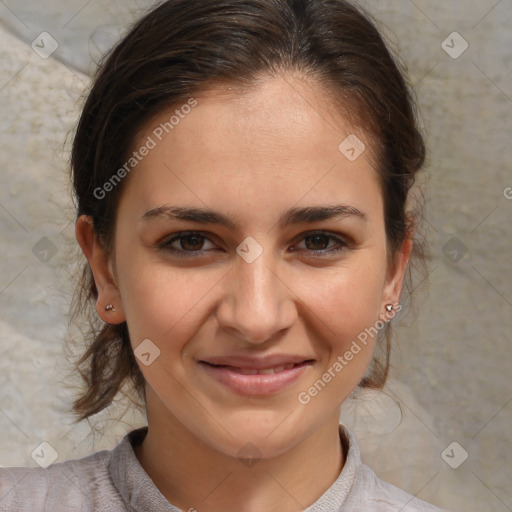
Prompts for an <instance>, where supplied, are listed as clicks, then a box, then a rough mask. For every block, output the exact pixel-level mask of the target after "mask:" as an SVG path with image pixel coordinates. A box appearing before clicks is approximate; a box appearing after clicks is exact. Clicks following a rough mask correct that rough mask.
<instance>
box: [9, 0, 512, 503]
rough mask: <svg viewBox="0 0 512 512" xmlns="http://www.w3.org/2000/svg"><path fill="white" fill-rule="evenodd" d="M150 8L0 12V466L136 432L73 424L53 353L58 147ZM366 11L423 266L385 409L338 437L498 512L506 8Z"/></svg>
mask: <svg viewBox="0 0 512 512" xmlns="http://www.w3.org/2000/svg"><path fill="white" fill-rule="evenodd" d="M150 3H151V2H149V1H145V2H142V1H139V2H136V1H135V0H130V1H126V0H125V1H123V2H121V0H114V1H104V0H90V1H88V2H86V1H85V0H72V1H68V2H66V3H65V5H64V6H63V4H62V3H61V2H56V1H51V0H44V1H43V0H42V1H41V2H37V4H36V3H30V2H28V1H22V0H18V1H17V2H14V0H11V1H8V0H6V1H5V2H0V17H1V21H2V24H1V26H0V52H1V63H2V65H1V69H0V104H1V107H2V116H1V117H0V130H1V131H0V133H1V138H2V139H1V140H2V145H1V148H0V169H1V187H0V234H1V237H0V251H1V258H2V265H1V266H0V355H1V357H0V389H1V393H0V429H1V432H2V436H1V438H0V465H4V466H12V465H31V466H34V465H35V464H36V463H35V461H34V460H33V459H32V457H31V454H32V452H33V450H34V449H35V448H36V447H38V446H39V444H40V443H41V442H42V441H47V442H49V443H50V444H51V445H52V446H53V447H54V448H55V450H56V451H57V455H58V459H57V461H61V460H65V459H69V458H78V457H82V456H84V455H86V454H88V453H90V452H91V451H95V450H99V449H103V448H108V449H110V448H112V447H113V446H114V445H115V444H116V443H117V442H118V441H119V439H120V438H121V437H122V435H123V434H124V433H125V432H126V431H127V430H129V429H131V428H134V427H136V426H139V425H141V424H143V423H144V418H142V417H140V416H138V415H137V414H134V413H132V412H129V413H127V414H126V415H124V416H122V417H121V415H122V413H123V409H122V407H121V405H122V404H119V405H116V406H114V407H112V408H111V409H110V410H109V411H106V412H105V414H100V415H98V417H97V418H94V420H95V421H94V424H96V425H99V426H101V425H106V426H107V427H108V428H107V433H106V435H105V436H104V437H102V438H96V439H95V438H94V437H93V436H92V435H89V434H90V433H91V428H90V426H89V425H88V424H80V425H78V426H75V427H73V425H72V423H71V420H72V417H71V415H70V413H69V407H70V400H71V396H72V395H71V393H72V386H73V385H74V384H76V380H73V378H71V377H69V375H68V370H69V367H68V366H66V359H65V356H64V346H65V344H66V340H67V339H69V337H70V336H71V335H72V333H71V334H68V332H67V318H66V315H67V312H68V305H69V300H70V293H71V289H70V278H71V276H72V275H73V274H74V272H75V267H74V266H73V265H72V264H71V263H70V257H71V256H72V255H73V254H74V253H76V251H77V250H78V246H77V244H76V242H74V225H73V208H72V206H73V205H72V203H71V201H70V196H69V187H68V183H67V168H66V165H67V158H68V152H67V151H68V146H66V145H65V144H64V140H65V136H66V134H67V133H68V132H69V131H70V130H71V129H72V127H73V124H74V122H75V121H76V118H77V114H78V108H77V105H76V102H77V100H78V98H79V95H80V93H81V91H82V90H83V89H84V88H85V87H86V86H87V85H88V82H89V79H88V78H87V74H89V73H91V71H92V70H93V69H94V64H93V61H94V60H95V59H97V58H98V56H99V55H100V54H101V52H102V51H104V50H106V49H107V48H108V47H109V46H110V45H111V44H112V43H113V42H114V41H115V40H116V39H117V38H118V37H119V36H120V34H121V33H122V32H123V30H124V28H125V27H126V26H127V24H128V23H129V22H130V20H131V19H133V16H134V15H135V14H136V13H139V12H140V11H141V9H143V8H145V7H146V6H148V5H150ZM364 5H365V6H366V7H367V8H368V9H369V10H370V11H371V12H373V13H374V14H376V16H377V17H378V18H379V19H380V20H382V22H383V23H384V24H385V26H387V28H385V27H384V29H385V30H386V31H387V32H388V34H389V36H390V37H391V39H392V40H394V41H396V42H397V45H398V46H399V48H400V51H401V53H402V55H403V57H404V59H405V60H406V62H407V64H408V66H409V72H410V77H411V81H412V83H413V84H414V87H415V90H416V93H417V95H418V96H419V100H420V106H421V109H422V113H423V119H424V123H425V127H426V130H427V132H428V142H429V147H430V162H429V167H428V169H427V174H428V177H429V196H430V202H429V209H428V226H429V233H428V235H429V239H430V243H431V249H432V261H431V262H430V264H429V283H430V286H429V290H430V291H429V293H427V294H425V293H423V294H422V295H421V296H420V297H418V298H417V306H418V311H419V315H418V318H417V319H416V321H415V322H412V317H411V316H409V317H404V318H402V319H401V320H400V321H399V322H398V323H401V324H403V325H402V326H400V329H398V338H397V340H396V343H395V349H394V356H393V361H394V368H393V371H392V378H391V379H390V382H389V386H388V388H387V393H388V394H389V395H385V394H379V393H371V392H369V393H366V394H365V395H363V396H360V397H359V398H358V399H357V400H352V399H350V400H348V401H347V403H346V404H345V406H344V411H343V413H342V419H343V421H344V422H346V423H347V425H349V426H350V427H351V428H352V429H353V430H354V432H355V433H356V435H357V437H358V439H359V441H360V444H361V448H362V453H363V459H364V461H365V462H366V463H368V464H369V465H370V466H371V467H373V468H374V470H375V471H376V473H377V474H378V475H379V476H380V477H382V478H383V479H385V480H388V481H390V482H392V483H394V484H395V485H398V486H399V487H402V488H404V489H405V490H407V491H408V492H410V493H412V494H417V495H418V496H419V497H420V498H423V499H426V500H428V501H431V502H433V503H436V504H437V505H439V506H442V507H445V508H447V509H451V510H454V511H456V510H457V511H458V510H465V511H466V510H467V511H479V512H480V511H493V512H494V511H497V512H498V511H499V512H505V511H510V510H512V488H511V486H510V475H511V474H512V465H511V460H512V453H511V452H512V446H511V445H512V429H511V428H510V425H511V424H512V404H511V402H512V381H511V378H510V375H511V370H510V369H511V362H512V357H511V355H510V351H511V346H512V345H511V342H512V335H511V332H512V322H511V313H512V278H511V254H512V228H511V222H510V221H511V218H512V163H511V162H512V149H511V135H512V129H511V128H512V31H511V28H510V27H511V26H512V1H511V0H501V1H498V0H449V1H445V0H444V1H441V0H431V1H428V2H427V1H420V0H416V1H412V0H379V1H374V2H369V1H368V2H364ZM42 32H48V33H49V34H50V36H51V37H50V36H48V35H42V36H40V34H41V33H42ZM455 32H456V33H455ZM41 39H42V41H41ZM33 41H34V44H33V46H34V48H32V47H31V43H32V42H33ZM53 41H55V42H56V43H54V42H53ZM52 44H53V45H55V44H58V47H57V48H56V49H55V51H54V53H53V54H52V55H51V57H49V58H45V57H47V54H48V53H50V51H51V50H52V49H53V46H52ZM466 46H467V48H466ZM389 396H394V397H395V398H396V399H398V400H399V401H400V402H401V405H402V409H403V415H402V416H401V415H400V409H399V408H398V406H397V405H396V403H395V402H394V401H393V400H391V399H390V398H389ZM400 420H401V421H400ZM453 442H456V443H457V444H455V445H454V444H452V443H453ZM466 456H467V459H465V457H466ZM464 459H465V460H464Z"/></svg>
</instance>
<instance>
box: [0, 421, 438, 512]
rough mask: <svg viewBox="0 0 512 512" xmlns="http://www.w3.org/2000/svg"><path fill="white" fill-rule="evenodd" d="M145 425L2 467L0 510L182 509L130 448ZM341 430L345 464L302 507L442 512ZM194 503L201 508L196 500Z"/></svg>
mask: <svg viewBox="0 0 512 512" xmlns="http://www.w3.org/2000/svg"><path fill="white" fill-rule="evenodd" d="M147 429H148V427H142V428H139V429H136V430H132V431H131V432H129V433H127V434H126V435H125V436H124V438H123V439H122V440H121V441H120V442H119V444H118V445H117V446H116V447H115V448H114V449H113V450H102V451H98V452H95V453H93V454H91V455H88V456H87V457H84V458H82V459H73V460H68V461H65V462H59V463H54V464H52V465H50V466H48V467H47V468H46V469H43V468H41V467H36V468H0V511H1V512H7V511H9V512H14V511H27V512H39V511H41V512H42V511H44V512H50V511H51V512H59V511H63V512H79V511H80V512H86V511H87V512H89V511H101V512H124V511H130V512H131V511H138V512H150V511H151V512H155V511H158V512H180V509H178V508H176V507H175V506H173V505H171V504H170V503H169V502H168V501H167V500H166V499H165V497H164V496H163V495H162V494H161V493H160V491H159V490H158V488H157V487H156V486H155V484H154V483H153V481H152V480H151V478H150V477H149V476H148V474H147V473H146V472H145V471H144V469H143V468H142V466H141V465H140V463H139V461H138V459H137V457H136V455H135V453H134V451H133V446H135V445H137V444H139V443H141V442H142V440H143V439H144V437H145V435H146V433H147ZM340 436H341V438H342V441H343V437H344V436H345V438H346V439H348V443H349V447H348V454H347V456H346V460H345V465H344V467H343V470H342V471H341V473H340V475H339V476H338V478H337V480H336V481H335V482H334V483H333V484H332V485H331V487H330V488H329V489H327V491H326V492H325V493H324V494H323V495H322V496H321V497H320V498H319V499H318V500H317V501H316V502H315V503H313V504H312V505H310V506H309V507H308V508H307V509H306V511H305V512H372V511H375V512H392V511H393V512H398V511H400V512H443V511H442V510H441V509H439V508H437V507H434V506H433V505H429V504H428V503H426V502H424V501H421V500H419V499H417V498H414V497H413V496H411V495H410V494H407V493H406V492H404V491H402V490H400V489H398V488H397V487H395V486H393V485H391V484H388V483H386V482H383V481H382V480H380V479H378V478H377V477H376V475H375V473H374V472H373V471H372V470H371V469H370V468H369V467H368V466H366V465H364V464H362V462H361V456H360V452H359V446H358V444H357V441H356V439H355V438H354V436H353V435H352V434H351V433H350V432H349V431H348V430H347V429H346V428H345V427H343V426H342V425H340ZM193 505H194V507H195V509H196V510H197V512H201V504H200V503H197V504H193ZM195 509H194V508H192V507H191V508H190V510H191V511H194V510H195Z"/></svg>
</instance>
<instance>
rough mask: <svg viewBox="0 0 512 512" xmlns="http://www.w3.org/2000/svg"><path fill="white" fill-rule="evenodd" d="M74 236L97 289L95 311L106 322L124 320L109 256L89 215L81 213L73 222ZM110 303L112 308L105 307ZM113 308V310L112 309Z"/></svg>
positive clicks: (111, 322) (112, 322)
mask: <svg viewBox="0 0 512 512" xmlns="http://www.w3.org/2000/svg"><path fill="white" fill-rule="evenodd" d="M75 236H76V239H77V242H78V244H79V245H80V248H81V249H82V252H83V253H84V255H85V257H86V258H87V261H88V262H89V265H90V267H91V271H92V274H93V277H94V282H95V284H96V289H97V290H98V299H97V301H96V311H97V312H98V315H99V317H100V318H101V319H102V320H103V321H104V322H106V323H109V324H119V323H121V322H124V321H125V320H126V318H125V315H124V312H123V308H122V302H121V296H120V294H119V290H118V288H117V285H116V282H115V278H114V276H113V273H112V272H111V264H110V263H111V262H110V257H109V256H108V255H107V254H106V252H105V250H104V248H103V246H102V244H101V242H100V241H99V239H98V237H97V235H96V233H95V232H94V223H93V220H92V218H91V217H90V216H87V215H81V216H80V217H79V218H78V219H77V221H76V224H75ZM109 304H112V306H113V309H110V310H106V309H105V308H106V307H107V306H108V305H109ZM114 309H115V311H114Z"/></svg>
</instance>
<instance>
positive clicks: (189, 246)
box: [159, 232, 349, 257]
mask: <svg viewBox="0 0 512 512" xmlns="http://www.w3.org/2000/svg"><path fill="white" fill-rule="evenodd" d="M205 241H209V242H210V243H212V244H213V242H211V240H210V239H209V238H208V237H206V236H205V235H203V234H202V233H199V232H190V233H180V234H178V235H176V236H173V237H172V238H170V239H168V240H167V241H165V242H163V243H162V244H160V246H159V247H160V248H161V249H163V250H165V251H168V252H171V253H174V254H175V255H177V256H180V257H181V256H183V257H190V256H196V255H197V256H199V255H200V254H201V253H204V252H205V251H206V250H207V249H204V244H205ZM331 241H334V242H335V243H334V245H333V246H332V245H331V247H330V248H329V242H331ZM176 243H178V244H179V247H176V246H175V245H174V244H176ZM300 243H304V244H305V250H306V251H307V252H310V253H313V254H316V255H322V254H333V253H338V252H340V251H343V250H344V249H346V248H348V245H349V244H348V243H347V242H346V241H345V240H343V239H342V238H340V237H338V236H335V235H332V234H328V233H324V232H317V233H310V234H308V235H306V236H303V237H302V239H301V241H300ZM300 243H299V244H298V245H297V246H295V247H298V246H299V245H300ZM173 245H174V246H173ZM213 245H214V244H213ZM296 250H297V249H296V248H294V249H293V250H292V252H295V251H296ZM299 250H302V249H301V248H299ZM197 253H199V254H197Z"/></svg>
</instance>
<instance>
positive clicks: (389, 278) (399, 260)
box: [382, 236, 413, 316]
mask: <svg viewBox="0 0 512 512" xmlns="http://www.w3.org/2000/svg"><path fill="white" fill-rule="evenodd" d="M412 247H413V241H412V237H410V236H408V237H407V238H406V239H405V240H404V242H403V244H402V246H401V248H400V249H399V250H398V251H397V252H396V254H395V255H394V258H393V261H391V262H390V263H389V265H388V270H387V275H386V284H385V285H384V291H383V295H382V297H383V304H382V309H383V310H384V311H385V314H386V313H387V312H386V310H385V306H386V305H387V304H393V305H394V306H395V308H396V306H397V305H398V304H399V303H400V295H401V293H402V287H403V283H404V278H405V272H406V270H407V265H408V264H409V260H410V257H411V253H412ZM387 316H389V313H387Z"/></svg>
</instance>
